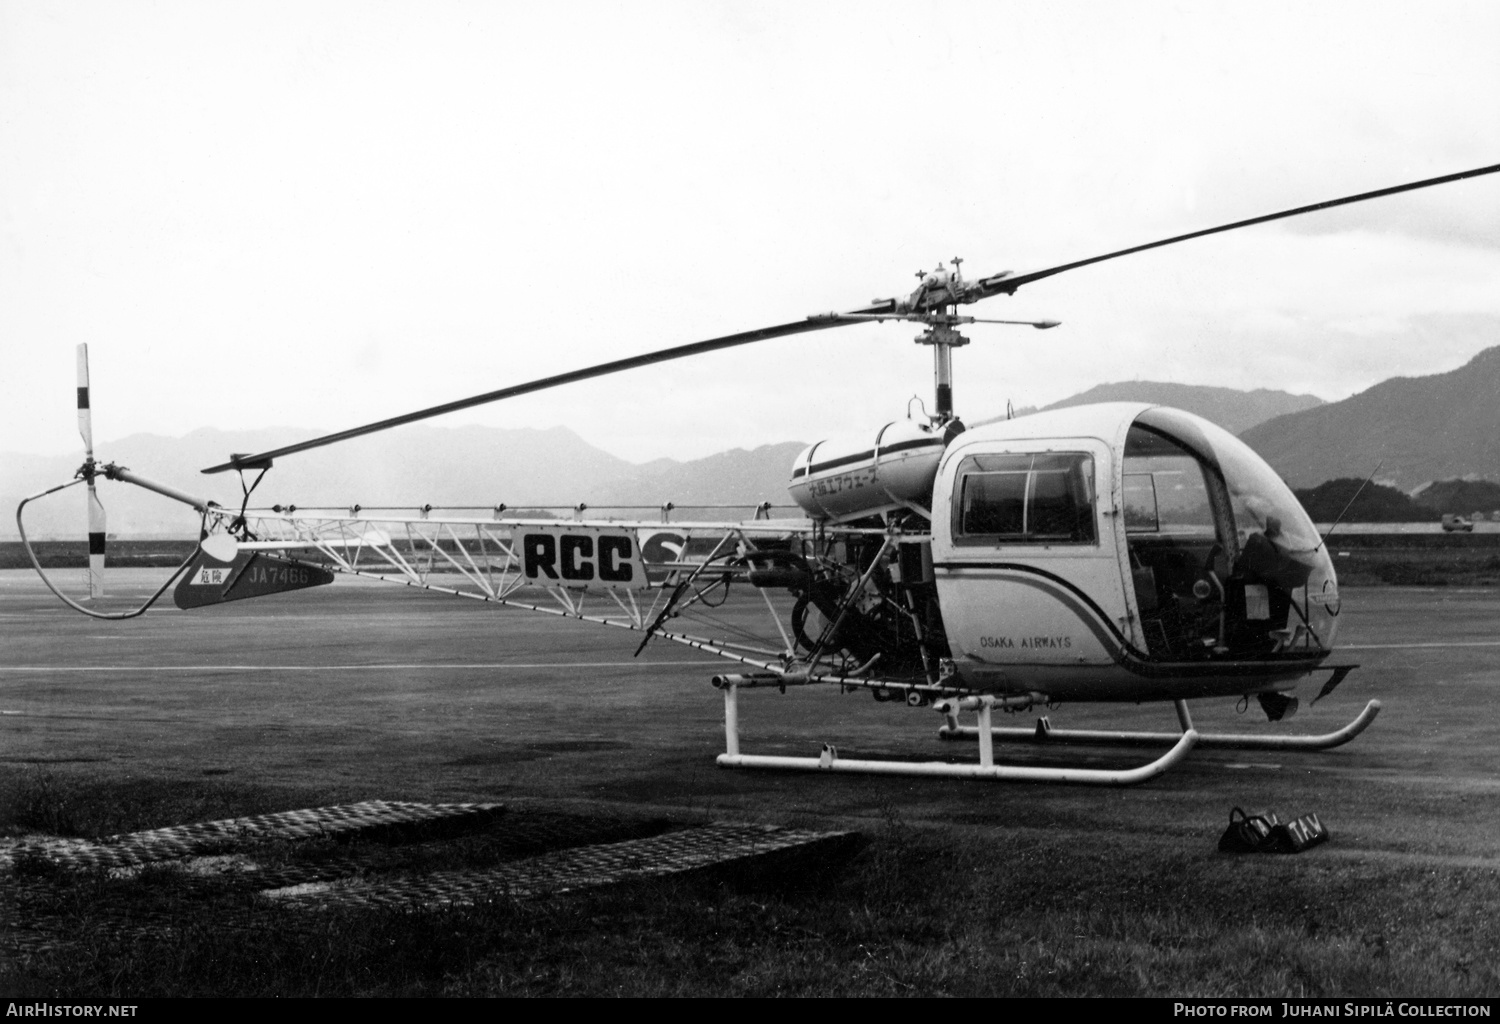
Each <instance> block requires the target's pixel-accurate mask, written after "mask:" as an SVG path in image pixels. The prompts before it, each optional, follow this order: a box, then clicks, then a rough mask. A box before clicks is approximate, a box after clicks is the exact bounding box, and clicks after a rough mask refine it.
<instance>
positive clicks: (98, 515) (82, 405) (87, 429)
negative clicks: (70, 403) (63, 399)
mask: <svg viewBox="0 0 1500 1024" xmlns="http://www.w3.org/2000/svg"><path fill="white" fill-rule="evenodd" d="M78 433H79V434H80V435H81V436H82V437H83V454H84V458H85V459H86V460H87V461H88V462H90V463H92V462H93V461H94V412H93V409H91V408H90V403H89V347H88V345H87V344H84V345H79V346H78ZM88 494H89V496H88V502H89V568H88V576H89V597H91V598H95V599H98V598H101V597H103V596H104V543H105V542H104V538H105V534H106V532H107V527H106V525H105V517H104V506H103V505H102V504H100V503H99V492H98V490H97V489H96V488H95V487H94V480H93V478H92V477H90V478H89V481H88Z"/></svg>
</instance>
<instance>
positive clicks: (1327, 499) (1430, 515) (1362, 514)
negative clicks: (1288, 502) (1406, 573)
mask: <svg viewBox="0 0 1500 1024" xmlns="http://www.w3.org/2000/svg"><path fill="white" fill-rule="evenodd" d="M1363 483H1364V481H1363V480H1358V479H1355V478H1354V477H1340V478H1339V479H1337V480H1328V481H1326V482H1324V483H1321V484H1319V485H1318V486H1316V487H1311V488H1307V489H1305V490H1299V491H1293V492H1292V493H1294V494H1295V495H1297V500H1298V501H1300V502H1302V507H1303V508H1305V509H1307V514H1308V515H1309V516H1311V517H1312V521H1313V522H1315V523H1331V522H1333V521H1334V520H1335V519H1337V518H1338V517H1339V513H1341V512H1343V511H1344V506H1346V505H1349V501H1350V499H1352V498H1354V495H1355V494H1356V493H1358V494H1359V498H1358V499H1356V500H1355V501H1354V504H1353V505H1352V506H1349V511H1348V512H1347V513H1344V522H1346V523H1412V522H1419V521H1422V520H1427V519H1435V518H1437V515H1436V514H1435V513H1434V512H1433V510H1432V509H1430V508H1426V507H1424V506H1422V505H1419V504H1417V503H1416V502H1415V501H1412V500H1411V498H1409V497H1407V496H1406V494H1405V492H1403V491H1399V490H1397V489H1396V488H1394V487H1387V486H1385V485H1384V484H1377V483H1374V482H1371V483H1370V484H1369V485H1368V486H1366V487H1365V489H1364V490H1363V491H1360V489H1359V488H1360V485H1361V484H1363Z"/></svg>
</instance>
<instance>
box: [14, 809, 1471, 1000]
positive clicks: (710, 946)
mask: <svg viewBox="0 0 1500 1024" xmlns="http://www.w3.org/2000/svg"><path fill="white" fill-rule="evenodd" d="M51 786H52V797H51V798H52V799H57V792H56V791H57V789H58V788H64V789H66V787H59V784H57V783H56V782H53V783H52V784H51ZM106 792H110V791H109V790H107V789H103V788H101V789H97V790H95V789H89V790H84V791H79V792H75V793H73V794H72V796H71V803H70V804H69V806H72V807H74V808H75V813H81V814H83V815H84V816H85V817H97V815H95V814H94V812H91V811H88V810H87V808H88V807H89V805H91V804H92V803H93V802H94V801H96V800H97V799H99V798H100V794H102V793H106ZM287 806H293V805H289V804H283V805H282V806H281V807H280V808H277V809H284V808H285V807H287ZM234 812H235V813H247V812H248V809H247V808H245V807H236V808H234ZM547 813H550V814H551V815H552V823H551V826H549V827H554V826H555V828H557V829H560V830H563V831H566V829H567V828H569V827H573V828H575V830H577V835H576V836H575V837H574V839H576V840H581V841H587V840H588V837H589V836H590V835H596V836H601V837H602V838H608V837H607V836H604V835H603V833H601V832H600V831H599V830H600V828H601V827H602V826H601V821H604V819H595V820H593V821H592V822H591V823H590V822H589V820H588V819H578V818H576V817H573V818H570V817H569V816H566V815H562V814H560V813H558V812H555V811H552V812H545V813H544V812H540V811H537V812H531V811H522V812H517V814H518V818H517V819H516V820H518V821H524V820H527V819H526V815H527V814H531V815H533V817H532V818H531V819H530V820H532V821H535V822H542V823H543V824H545V823H546V820H547V819H546V814H547ZM536 815H541V816H540V817H537V816H536ZM179 820H185V819H179ZM580 820H581V821H583V822H584V824H582V825H579V824H577V822H579V821H580ZM569 821H572V822H574V823H575V824H574V825H571V826H570V825H569V824H568V822H569ZM504 823H505V822H504V821H503V820H502V821H501V822H500V823H499V825H504ZM606 824H607V822H606ZM499 825H497V827H496V828H495V829H494V830H493V831H491V832H486V833H484V834H482V835H476V836H472V837H467V838H460V839H457V840H454V839H449V840H446V841H443V842H441V843H440V842H438V841H436V840H431V841H427V840H424V841H422V842H417V843H415V844H413V845H411V846H407V847H400V846H392V845H391V844H390V843H384V844H381V843H368V842H366V843H364V845H363V847H361V845H360V843H354V844H349V843H344V844H339V843H334V842H331V841H326V840H325V841H318V842H316V843H313V844H310V845H309V844H294V843H285V844H264V845H262V846H261V847H258V848H255V849H253V850H248V851H247V852H249V853H250V854H251V856H252V857H253V858H255V859H257V860H258V861H260V862H261V863H262V864H263V865H264V868H265V871H266V873H267V875H266V876H263V877H268V876H271V875H274V874H275V873H276V872H277V871H278V870H280V871H287V870H306V869H309V868H315V867H316V866H318V865H319V864H321V863H325V862H327V861H329V860H333V859H338V858H347V857H351V856H358V857H359V858H360V859H361V863H362V864H363V865H364V867H363V870H366V871H370V872H382V871H393V870H402V871H405V870H413V869H417V868H420V869H423V870H426V869H432V868H439V867H453V866H474V865H482V864H485V863H494V862H495V861H496V860H497V859H505V858H507V857H515V856H525V855H527V854H528V853H529V852H535V851H536V850H537V849H540V848H543V847H545V848H557V846H556V840H555V837H554V839H550V840H549V839H546V838H545V837H541V838H536V837H535V836H534V837H533V838H534V839H536V841H535V843H534V844H533V845H532V846H530V847H528V846H526V845H525V844H524V843H521V844H519V845H517V844H515V843H512V845H511V846H510V847H508V848H507V847H505V845H504V842H505V840H504V837H505V836H507V835H514V834H516V833H517V832H518V831H522V832H523V831H524V829H523V830H517V829H511V830H509V831H507V830H506V829H505V828H502V827H499ZM623 827H634V828H639V829H647V830H649V829H651V828H658V827H667V824H666V823H663V822H656V823H652V822H635V823H624V825H623ZM590 830H592V831H590ZM606 831H607V829H606ZM866 833H867V840H868V841H867V842H866V843H865V845H864V846H863V848H862V849H861V850H859V851H858V852H857V853H855V854H853V856H852V857H850V858H848V859H831V860H829V861H827V862H825V863H822V864H817V865H809V864H808V863H806V862H805V861H802V862H799V861H796V860H788V861H784V862H781V863H779V864H773V865H772V866H771V867H769V868H762V869H761V870H757V871H754V872H737V871H727V870H721V871H719V872H716V873H712V874H704V875H694V876H677V877H672V878H666V879H659V880H652V881H643V882H638V883H632V884H627V885H621V886H616V887H614V888H610V889H601V890H593V891H585V892H581V893H578V894H574V895H566V896H559V897H553V898H548V899H543V900H520V901H517V900H506V899H501V900H497V901H495V902H493V903H490V904H487V905H484V906H478V907H472V908H465V909H457V910H445V911H428V910H424V911H412V912H398V911H392V910H374V909H371V910H350V909H340V910H317V911H308V910H298V909H293V908H289V907H285V906H279V905H273V904H270V903H269V902H268V901H265V900H264V899H262V898H260V897H258V896H256V895H255V892H254V889H255V887H256V886H255V885H251V884H247V882H246V880H245V879H244V878H243V877H241V876H236V875H233V874H226V875H223V876H217V877H211V878H199V877H194V876H190V875H186V874H184V873H182V872H180V871H176V870H172V869H168V868H160V867H158V868H149V869H147V870H144V871H141V872H139V873H138V874H136V875H135V876H133V877H112V876H110V875H109V874H106V873H102V872H81V873H80V872H68V873H56V872H54V873H52V874H49V875H47V876H46V877H37V876H30V877H24V878H23V877H19V876H17V877H13V878H12V879H11V882H12V884H11V885H9V886H7V887H6V888H5V889H3V890H0V920H4V919H9V920H13V921H19V922H22V923H24V922H26V921H38V920H41V919H43V918H45V919H47V920H48V921H50V922H52V924H53V925H54V926H56V927H58V928H60V930H61V931H60V933H61V934H63V935H65V936H66V937H67V939H68V941H67V942H66V943H65V944H64V945H62V946H60V947H58V948H53V949H44V950H41V951H38V952H34V953H32V954H31V955H30V956H28V957H25V958H8V960H7V962H6V963H5V964H4V965H3V966H0V988H3V989H4V990H5V991H6V992H8V993H11V994H12V995H13V996H15V997H20V998H28V997H43V996H50V995H57V994H63V993H65V994H67V995H68V996H70V997H78V998H85V997H92V996H98V997H118V998H126V997H130V998H134V997H148V996H193V995H216V996H269V995H281V996H309V995H359V996H394V995H427V996H433V995H458V996H494V995H562V994H568V995H631V996H662V995H704V994H715V995H778V994H779V995H866V996H870V995H987V996H1018V995H1024V996H1052V995H1150V996H1166V995H1176V996H1257V997H1273V996H1287V997H1293V996H1295V997H1304V996H1386V995H1430V996H1437V995H1441V996H1462V997H1475V996H1493V995H1494V994H1495V993H1496V992H1497V991H1500V974H1497V964H1500V955H1497V952H1500V920H1497V916H1496V915H1495V914H1494V913H1493V908H1494V907H1495V906H1496V905H1500V873H1497V872H1495V871H1493V870H1488V871H1487V870H1477V869H1460V868H1448V867H1440V866H1439V867H1429V866H1420V867H1418V866H1400V867H1390V866H1387V865H1385V864H1382V863H1379V862H1364V861H1357V860H1344V859H1339V858H1335V857H1327V856H1319V851H1313V852H1310V853H1308V854H1305V855H1302V856H1298V857H1253V856H1250V857H1227V856H1221V855H1218V854H1216V853H1214V852H1213V851H1212V848H1211V846H1209V845H1207V844H1202V845H1203V848H1201V849H1200V848H1199V845H1200V844H1190V845H1184V844H1183V843H1182V842H1181V841H1180V840H1179V839H1178V838H1173V837H1162V836H1159V835H1156V834H1153V833H1150V832H1141V833H1129V832H1122V831H1119V830H1089V829H1074V828H1069V829H1065V830H1064V829H1036V828H1025V827H1013V828H976V827H966V826H961V825H938V826H927V825H915V824H912V823H910V822H908V821H907V820H905V819H903V818H902V816H901V815H900V814H899V813H897V812H896V811H895V810H893V809H890V808H887V809H885V810H884V811H883V812H882V813H881V814H880V815H879V819H878V823H876V824H875V825H874V826H873V827H871V826H869V825H867V826H866ZM602 838H601V840H596V841H602ZM1335 841H1336V840H1335Z"/></svg>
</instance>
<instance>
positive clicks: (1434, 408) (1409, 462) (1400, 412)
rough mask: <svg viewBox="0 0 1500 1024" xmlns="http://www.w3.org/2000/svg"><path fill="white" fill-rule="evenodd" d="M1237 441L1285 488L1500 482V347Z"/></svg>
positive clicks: (1275, 422) (1282, 420)
mask: <svg viewBox="0 0 1500 1024" xmlns="http://www.w3.org/2000/svg"><path fill="white" fill-rule="evenodd" d="M1240 436H1241V438H1242V439H1243V440H1244V441H1245V442H1246V443H1247V444H1249V445H1250V447H1252V448H1254V449H1255V450H1256V451H1257V452H1259V453H1260V454H1261V456H1262V457H1264V458H1265V460H1266V461H1267V462H1269V463H1270V464H1271V465H1272V466H1274V467H1275V469H1276V472H1278V473H1280V474H1281V475H1282V477H1283V478H1284V479H1285V480H1286V481H1287V482H1288V483H1289V484H1291V485H1292V486H1293V487H1312V486H1315V485H1317V484H1320V483H1322V482H1323V481H1325V480H1332V479H1334V478H1336V477H1346V476H1347V477H1359V478H1360V479H1364V478H1365V477H1367V476H1369V475H1370V474H1371V473H1374V474H1375V479H1376V480H1377V481H1378V482H1380V483H1384V484H1387V485H1389V486H1393V487H1397V488H1399V489H1400V490H1403V491H1408V492H1409V491H1412V490H1415V489H1416V488H1418V487H1420V486H1421V485H1422V484H1424V483H1427V482H1429V481H1432V480H1446V479H1453V478H1461V477H1470V478H1474V477H1484V478H1488V479H1491V480H1500V443H1497V442H1500V347H1496V348H1488V349H1485V350H1484V351H1483V352H1481V353H1479V354H1478V355H1477V356H1475V357H1474V358H1473V359H1471V360H1470V361H1469V362H1468V364H1467V365H1465V366H1462V367H1460V368H1458V369H1457V370H1453V371H1451V372H1449V373H1437V374H1433V375H1431V376H1428V377H1393V378H1391V379H1390V380H1387V381H1382V382H1381V383H1379V384H1376V385H1375V386H1374V387H1372V388H1369V389H1368V390H1366V391H1361V392H1360V393H1359V394H1357V395H1354V396H1352V397H1350V398H1346V399H1344V400H1343V401H1341V402H1330V403H1328V404H1326V405H1319V406H1317V407H1315V408H1311V409H1305V410H1303V411H1301V412H1294V413H1289V414H1287V415H1284V416H1278V417H1276V418H1275V419H1271V420H1267V421H1266V422H1264V423H1261V424H1259V425H1257V426H1254V427H1251V428H1248V429H1246V430H1245V431H1244V432H1243V433H1242V434H1241V435H1240ZM1377 466H1378V467H1379V469H1378V471H1377V470H1376V467H1377Z"/></svg>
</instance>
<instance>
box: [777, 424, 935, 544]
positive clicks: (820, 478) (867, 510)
mask: <svg viewBox="0 0 1500 1024" xmlns="http://www.w3.org/2000/svg"><path fill="white" fill-rule="evenodd" d="M962 430H963V425H962V424H961V423H959V422H958V421H957V420H954V421H952V422H950V423H948V424H947V425H946V426H944V427H937V428H934V427H933V426H931V425H930V424H927V423H922V422H919V421H917V420H909V419H908V420H896V421H895V422H893V423H887V424H886V425H885V426H883V427H881V428H880V429H879V430H877V431H875V432H874V433H873V435H872V434H860V435H855V436H854V437H849V438H834V439H832V440H828V441H819V442H818V443H817V444H813V445H808V447H806V448H804V449H803V450H802V454H800V455H798V456H797V461H796V462H794V463H793V464H792V479H791V482H790V483H789V484H788V485H787V490H788V491H790V492H791V495H792V500H793V501H795V502H796V503H797V504H798V505H800V506H801V507H802V508H803V510H804V511H806V512H807V514H808V515H811V516H813V517H815V518H818V519H831V520H834V521H847V520H851V519H860V518H863V517H865V516H869V515H874V514H876V513H878V512H886V511H889V510H891V509H897V508H909V507H911V506H912V505H920V506H921V507H922V508H923V509H929V508H931V507H932V483H933V480H934V479H936V477H937V468H938V462H939V460H941V459H942V457H943V449H944V448H945V447H946V446H947V444H948V442H949V441H950V440H951V439H952V438H953V437H955V436H956V435H957V434H958V433H959V432H960V431H962Z"/></svg>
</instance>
